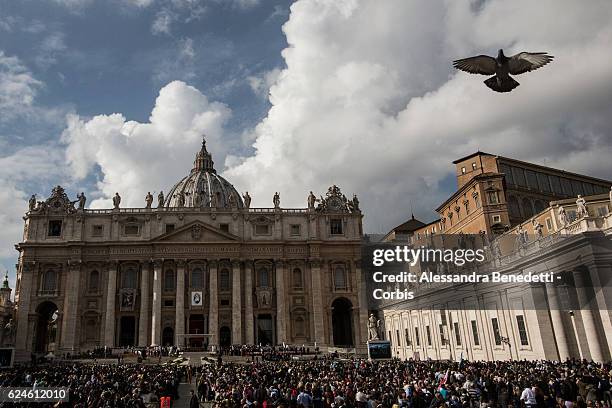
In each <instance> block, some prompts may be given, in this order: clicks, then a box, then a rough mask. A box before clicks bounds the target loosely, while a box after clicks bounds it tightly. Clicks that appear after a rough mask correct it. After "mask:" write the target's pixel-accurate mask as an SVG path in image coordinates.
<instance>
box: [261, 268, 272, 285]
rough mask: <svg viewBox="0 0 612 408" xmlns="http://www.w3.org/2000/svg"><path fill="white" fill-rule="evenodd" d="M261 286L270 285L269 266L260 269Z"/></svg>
mask: <svg viewBox="0 0 612 408" xmlns="http://www.w3.org/2000/svg"><path fill="white" fill-rule="evenodd" d="M259 286H261V287H264V288H267V287H269V286H270V273H269V271H268V269H267V268H260V269H259Z"/></svg>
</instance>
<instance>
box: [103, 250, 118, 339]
mask: <svg viewBox="0 0 612 408" xmlns="http://www.w3.org/2000/svg"><path fill="white" fill-rule="evenodd" d="M116 300H117V262H115V261H111V262H109V263H108V284H107V286H106V315H105V320H104V346H105V347H113V346H114V345H115V303H116Z"/></svg>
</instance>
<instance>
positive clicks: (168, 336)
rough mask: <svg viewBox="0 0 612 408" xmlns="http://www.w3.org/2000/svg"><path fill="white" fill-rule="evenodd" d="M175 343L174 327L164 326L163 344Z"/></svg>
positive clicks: (170, 344)
mask: <svg viewBox="0 0 612 408" xmlns="http://www.w3.org/2000/svg"><path fill="white" fill-rule="evenodd" d="M173 344H174V329H173V328H172V327H164V331H163V332H162V345H164V346H172V345H173Z"/></svg>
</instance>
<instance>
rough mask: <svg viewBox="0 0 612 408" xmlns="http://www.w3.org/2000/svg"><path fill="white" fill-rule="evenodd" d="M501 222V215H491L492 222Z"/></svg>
mask: <svg viewBox="0 0 612 408" xmlns="http://www.w3.org/2000/svg"><path fill="white" fill-rule="evenodd" d="M500 222H501V215H494V216H493V224H499V223H500Z"/></svg>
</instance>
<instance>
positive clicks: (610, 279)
mask: <svg viewBox="0 0 612 408" xmlns="http://www.w3.org/2000/svg"><path fill="white" fill-rule="evenodd" d="M589 272H590V275H591V282H592V283H593V291H594V292H595V300H596V302H597V309H598V310H599V314H600V316H601V323H602V326H603V332H604V333H605V337H606V338H605V341H606V345H607V346H608V352H609V353H612V314H611V313H612V312H611V311H612V285H611V283H612V267H611V266H610V265H597V266H596V265H589Z"/></svg>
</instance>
